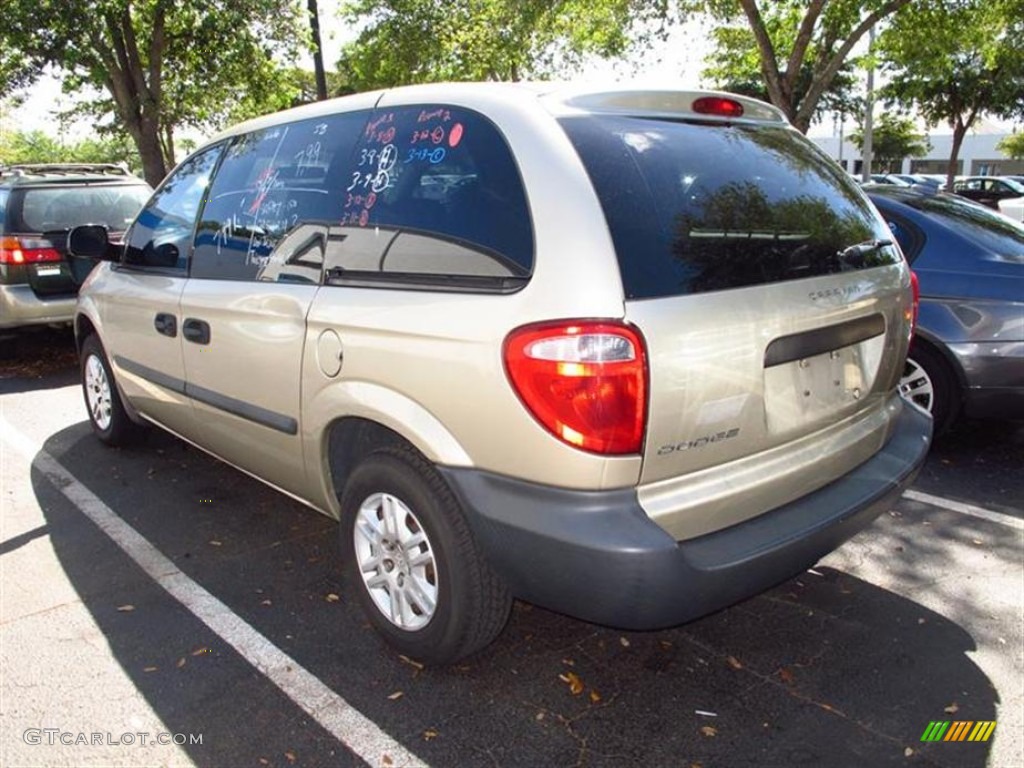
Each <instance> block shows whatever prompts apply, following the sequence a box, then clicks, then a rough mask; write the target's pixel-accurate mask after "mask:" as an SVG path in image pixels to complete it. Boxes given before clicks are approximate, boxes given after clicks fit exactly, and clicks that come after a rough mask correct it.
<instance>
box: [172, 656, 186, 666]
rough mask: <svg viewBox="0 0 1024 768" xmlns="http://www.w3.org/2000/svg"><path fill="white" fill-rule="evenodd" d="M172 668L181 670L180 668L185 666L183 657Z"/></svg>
mask: <svg viewBox="0 0 1024 768" xmlns="http://www.w3.org/2000/svg"><path fill="white" fill-rule="evenodd" d="M174 666H176V667H177V668H178V669H181V668H182V667H184V666H185V657H184V656H182V657H181V658H180V659H178V663H177V664H175V665H174Z"/></svg>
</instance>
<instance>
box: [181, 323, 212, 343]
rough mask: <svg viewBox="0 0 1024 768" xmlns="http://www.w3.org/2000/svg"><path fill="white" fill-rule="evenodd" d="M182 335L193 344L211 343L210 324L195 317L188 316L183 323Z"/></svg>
mask: <svg viewBox="0 0 1024 768" xmlns="http://www.w3.org/2000/svg"><path fill="white" fill-rule="evenodd" d="M181 335H182V336H184V337H185V340H186V341H191V342H192V343H193V344H209V343H210V324H209V323H207V322H205V321H204V320H196V318H194V317H186V318H185V322H184V323H182V324H181Z"/></svg>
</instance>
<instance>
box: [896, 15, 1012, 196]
mask: <svg viewBox="0 0 1024 768" xmlns="http://www.w3.org/2000/svg"><path fill="white" fill-rule="evenodd" d="M1022 40H1024V0H917V2H915V3H914V4H913V5H912V6H910V7H908V8H907V9H906V12H905V13H904V14H901V15H900V16H899V17H898V18H897V19H896V20H895V21H894V23H893V25H892V27H891V28H890V29H888V30H887V31H886V32H885V34H884V35H883V36H882V38H881V40H880V41H879V42H880V49H881V51H882V54H883V66H884V67H885V69H886V70H887V71H888V72H889V73H890V81H889V83H888V85H887V86H886V87H885V89H884V91H883V95H884V97H885V98H886V99H887V100H888V101H889V102H890V103H896V104H900V105H901V106H908V105H914V106H915V107H916V108H917V109H918V111H919V112H920V113H921V115H922V116H923V117H924V118H925V119H926V120H927V121H928V122H929V123H931V124H938V123H947V124H949V125H950V126H952V128H953V147H952V153H951V157H950V172H949V173H950V176H952V174H953V169H954V168H955V167H956V162H957V156H958V154H959V150H960V144H961V142H962V141H963V137H964V136H965V135H966V133H967V130H968V129H969V128H970V127H971V126H972V125H973V124H974V122H975V121H976V120H977V118H978V117H979V116H980V115H981V114H984V113H987V114H990V115H994V116H997V117H1002V118H1013V117H1024V45H1022V42H1021V41H1022Z"/></svg>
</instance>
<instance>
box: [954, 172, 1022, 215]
mask: <svg viewBox="0 0 1024 768" xmlns="http://www.w3.org/2000/svg"><path fill="white" fill-rule="evenodd" d="M953 191H954V192H956V194H958V195H960V196H961V197H966V198H967V199H968V200H973V201H974V202H976V203H981V204H982V205H987V206H988V207H989V208H992V209H994V210H997V211H998V210H999V203H1000V202H1001V201H1003V200H1010V199H1013V198H1024V184H1020V183H1018V182H1016V181H1014V180H1013V179H1007V178H1005V177H1000V176H967V177H965V178H962V179H957V180H956V182H955V183H954V184H953Z"/></svg>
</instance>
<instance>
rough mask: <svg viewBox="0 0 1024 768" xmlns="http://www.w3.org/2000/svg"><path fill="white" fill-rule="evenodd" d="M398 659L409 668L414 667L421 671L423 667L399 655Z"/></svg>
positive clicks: (413, 660)
mask: <svg viewBox="0 0 1024 768" xmlns="http://www.w3.org/2000/svg"><path fill="white" fill-rule="evenodd" d="M398 658H399V659H401V660H402V662H403V663H405V664H408V665H409V666H410V667H415V668H416V669H423V665H422V664H421V663H420V662H418V661H416V660H415V659H410V658H409V657H408V656H405V655H401V656H399V657H398Z"/></svg>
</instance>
